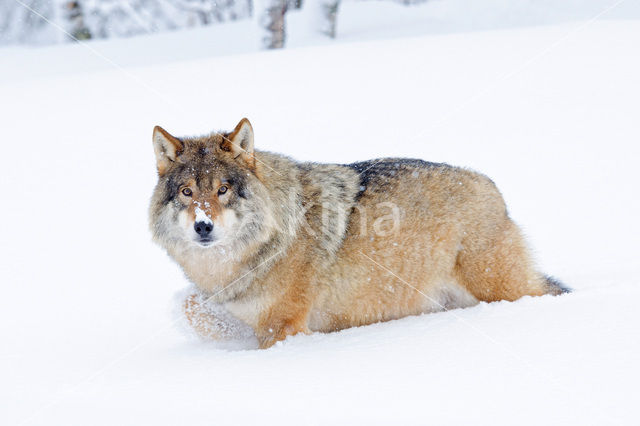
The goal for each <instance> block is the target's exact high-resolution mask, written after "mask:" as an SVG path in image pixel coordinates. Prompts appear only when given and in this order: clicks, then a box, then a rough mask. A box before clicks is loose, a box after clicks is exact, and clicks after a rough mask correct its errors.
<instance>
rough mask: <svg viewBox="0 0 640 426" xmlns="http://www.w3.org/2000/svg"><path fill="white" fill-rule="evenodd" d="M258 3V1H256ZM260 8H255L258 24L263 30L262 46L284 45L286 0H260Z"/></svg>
mask: <svg viewBox="0 0 640 426" xmlns="http://www.w3.org/2000/svg"><path fill="white" fill-rule="evenodd" d="M256 3H258V2H256ZM260 3H261V6H262V7H260V8H257V7H256V9H255V13H256V14H257V18H258V25H259V26H260V27H261V28H262V29H263V30H264V32H263V36H262V40H261V41H262V47H264V48H265V49H280V48H282V47H284V43H285V39H286V32H285V14H286V13H287V6H288V4H289V2H288V0H262V2H260Z"/></svg>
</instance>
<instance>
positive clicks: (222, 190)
mask: <svg viewBox="0 0 640 426" xmlns="http://www.w3.org/2000/svg"><path fill="white" fill-rule="evenodd" d="M228 189H229V188H227V186H226V185H222V186H221V187H220V188H218V194H220V195H222V194H224V193H225V192H227V190H228Z"/></svg>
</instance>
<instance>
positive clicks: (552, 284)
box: [544, 275, 572, 296]
mask: <svg viewBox="0 0 640 426" xmlns="http://www.w3.org/2000/svg"><path fill="white" fill-rule="evenodd" d="M544 279H545V281H546V282H547V287H549V294H553V295H554V296H557V295H560V294H564V293H571V292H572V290H571V288H569V287H567V286H566V285H564V284H563V283H562V282H560V281H559V280H557V279H555V278H553V277H551V276H549V275H545V277H544Z"/></svg>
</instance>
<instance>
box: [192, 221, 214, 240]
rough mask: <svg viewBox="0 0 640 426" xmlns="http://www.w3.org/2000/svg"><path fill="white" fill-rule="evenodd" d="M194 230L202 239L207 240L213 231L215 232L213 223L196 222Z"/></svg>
mask: <svg viewBox="0 0 640 426" xmlns="http://www.w3.org/2000/svg"><path fill="white" fill-rule="evenodd" d="M193 229H195V230H196V234H198V235H200V237H201V238H206V237H208V236H209V234H210V233H211V231H213V223H211V222H202V221H200V222H196V223H195V224H194V225H193Z"/></svg>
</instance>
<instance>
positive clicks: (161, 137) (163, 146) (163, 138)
mask: <svg viewBox="0 0 640 426" xmlns="http://www.w3.org/2000/svg"><path fill="white" fill-rule="evenodd" d="M183 148H184V146H183V145H182V142H180V140H178V138H175V137H173V136H171V135H170V134H169V132H167V131H166V130H165V129H163V128H162V127H160V126H156V127H154V128H153V150H154V151H155V153H156V164H157V166H158V173H159V174H160V175H161V176H162V175H163V174H164V173H165V172H166V171H167V169H168V168H169V166H170V165H171V163H172V162H174V161H176V160H177V159H178V156H179V155H180V153H181V152H182V149H183Z"/></svg>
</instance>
